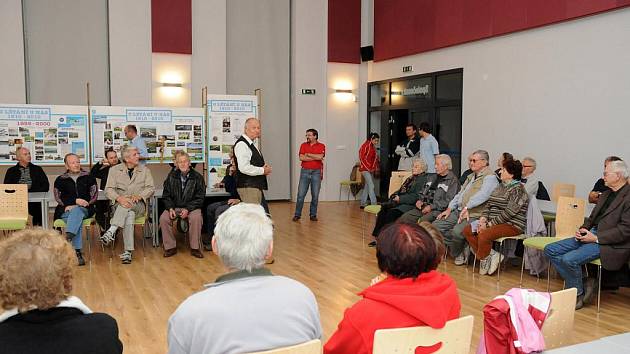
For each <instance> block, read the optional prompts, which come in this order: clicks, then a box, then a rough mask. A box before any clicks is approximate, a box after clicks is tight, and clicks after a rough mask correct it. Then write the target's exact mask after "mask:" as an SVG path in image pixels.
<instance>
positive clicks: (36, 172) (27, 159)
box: [4, 147, 50, 226]
mask: <svg viewBox="0 0 630 354" xmlns="http://www.w3.org/2000/svg"><path fill="white" fill-rule="evenodd" d="M15 156H16V158H17V161H18V163H17V164H16V165H15V166H13V167H11V168H9V169H8V170H7V173H6V175H5V176H4V183H6V184H26V185H28V191H29V192H48V189H49V188H50V184H49V183H48V177H46V173H44V170H43V169H42V168H41V167H39V166H36V165H33V164H32V163H31V152H30V151H29V149H27V148H25V147H19V148H18V149H17V151H16V152H15ZM28 213H29V214H30V215H31V216H33V225H34V226H41V225H42V209H41V205H40V204H39V203H28Z"/></svg>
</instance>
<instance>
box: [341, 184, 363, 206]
mask: <svg viewBox="0 0 630 354" xmlns="http://www.w3.org/2000/svg"><path fill="white" fill-rule="evenodd" d="M360 184H361V182H360V181H352V180H348V179H347V180H343V181H341V182H339V200H341V188H342V187H348V201H350V194H351V193H352V186H358V185H360ZM354 199H355V200H356V199H357V198H356V196H355V198H354Z"/></svg>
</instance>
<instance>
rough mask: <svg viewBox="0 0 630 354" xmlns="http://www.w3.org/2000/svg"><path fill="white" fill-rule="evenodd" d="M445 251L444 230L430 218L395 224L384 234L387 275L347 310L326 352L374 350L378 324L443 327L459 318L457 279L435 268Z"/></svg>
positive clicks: (380, 253) (380, 255) (381, 257)
mask: <svg viewBox="0 0 630 354" xmlns="http://www.w3.org/2000/svg"><path fill="white" fill-rule="evenodd" d="M443 254H444V244H443V243H442V235H440V233H439V232H438V231H437V229H435V228H434V227H433V226H432V225H431V224H430V223H427V222H423V223H421V224H420V225H417V224H404V223H393V224H390V225H388V226H387V227H385V228H384V229H383V231H382V232H381V233H380V234H379V237H378V239H377V244H376V258H377V260H378V267H379V269H380V270H381V271H382V272H383V273H384V275H385V277H384V279H383V280H382V281H379V282H377V283H375V284H373V285H372V286H370V287H369V288H367V289H365V290H363V291H362V292H361V293H359V295H361V296H362V297H363V299H362V300H359V301H358V302H357V303H356V304H354V305H353V306H352V307H350V308H349V309H347V310H346V312H345V313H344V317H343V320H341V322H340V323H339V327H338V328H337V331H336V332H335V333H334V334H333V335H332V337H331V338H330V340H328V343H326V345H325V346H324V354H342V353H348V354H350V353H352V354H370V353H372V345H373V343H374V332H375V331H376V330H378V329H387V328H402V327H415V326H431V327H432V328H443V327H444V325H445V324H446V322H447V321H449V320H452V319H456V318H459V312H460V309H461V303H460V301H459V295H458V293H457V287H456V284H455V281H453V279H451V278H450V277H449V276H448V275H446V274H441V273H439V272H437V271H436V270H435V269H436V268H437V266H438V264H439V263H440V260H441V257H442V255H443Z"/></svg>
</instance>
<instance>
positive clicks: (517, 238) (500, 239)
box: [494, 235, 525, 243]
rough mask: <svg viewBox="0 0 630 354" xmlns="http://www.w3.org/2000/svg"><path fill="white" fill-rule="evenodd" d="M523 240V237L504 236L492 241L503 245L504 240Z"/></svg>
mask: <svg viewBox="0 0 630 354" xmlns="http://www.w3.org/2000/svg"><path fill="white" fill-rule="evenodd" d="M523 239H525V235H517V236H505V237H499V238H498V239H496V240H494V242H498V243H503V241H505V240H523Z"/></svg>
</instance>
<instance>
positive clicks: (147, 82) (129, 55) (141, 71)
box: [109, 0, 151, 107]
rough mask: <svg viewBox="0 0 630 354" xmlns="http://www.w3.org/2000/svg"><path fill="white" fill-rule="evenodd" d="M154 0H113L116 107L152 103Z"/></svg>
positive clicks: (111, 28) (112, 78)
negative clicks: (152, 10) (152, 22)
mask: <svg viewBox="0 0 630 354" xmlns="http://www.w3.org/2000/svg"><path fill="white" fill-rule="evenodd" d="M150 15H151V0H135V1H127V0H109V65H110V87H111V91H112V102H111V104H112V106H145V107H146V106H151V16H150Z"/></svg>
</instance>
